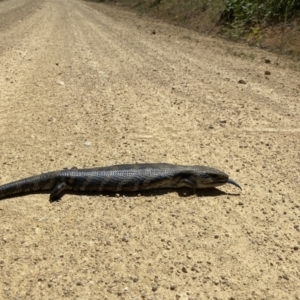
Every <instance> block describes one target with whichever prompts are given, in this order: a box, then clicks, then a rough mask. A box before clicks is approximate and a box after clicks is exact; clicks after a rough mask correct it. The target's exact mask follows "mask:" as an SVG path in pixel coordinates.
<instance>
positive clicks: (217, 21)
mask: <svg viewBox="0 0 300 300" xmlns="http://www.w3.org/2000/svg"><path fill="white" fill-rule="evenodd" d="M0 1H1V0H0ZM87 1H96V2H107V3H117V4H118V5H120V4H121V5H125V6H127V7H130V8H132V9H134V10H136V11H137V12H138V13H140V14H147V15H150V16H152V17H155V18H159V19H163V20H165V21H169V22H171V23H173V24H176V25H180V26H184V27H187V28H191V29H194V30H196V31H199V32H205V33H209V34H213V35H214V34H219V35H220V34H221V35H222V36H223V37H226V38H229V39H233V40H243V41H246V42H248V43H249V44H252V45H256V46H260V47H266V48H269V49H272V50H275V51H280V52H284V53H289V54H292V53H294V54H297V56H299V54H300V22H299V21H300V0H87Z"/></svg>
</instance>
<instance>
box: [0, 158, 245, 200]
mask: <svg viewBox="0 0 300 300" xmlns="http://www.w3.org/2000/svg"><path fill="white" fill-rule="evenodd" d="M226 183H229V184H233V185H235V186H237V187H238V188H240V189H241V187H240V186H239V185H238V184H237V183H236V182H234V181H233V180H231V179H229V177H228V175H227V174H225V173H224V172H222V171H219V170H217V169H214V168H210V167H205V166H181V165H172V164H164V163H153V164H131V165H116V166H110V167H100V168H92V169H69V170H61V171H54V172H49V173H45V174H40V175H36V176H32V177H28V178H24V179H21V180H18V181H14V182H11V183H7V184H4V185H2V186H0V199H4V198H8V197H15V196H18V195H23V194H30V193H39V192H41V193H42V192H47V191H49V192H50V201H55V200H58V199H59V198H60V197H61V196H62V195H63V192H64V191H65V190H69V191H77V192H87V193H88V192H99V193H101V192H103V191H108V192H132V191H144V190H151V189H161V188H181V187H188V188H190V189H192V190H196V189H201V188H211V187H217V186H220V185H223V184H226Z"/></svg>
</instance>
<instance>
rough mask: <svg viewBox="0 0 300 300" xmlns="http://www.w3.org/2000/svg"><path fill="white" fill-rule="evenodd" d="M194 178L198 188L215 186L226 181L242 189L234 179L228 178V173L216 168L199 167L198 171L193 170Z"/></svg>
mask: <svg viewBox="0 0 300 300" xmlns="http://www.w3.org/2000/svg"><path fill="white" fill-rule="evenodd" d="M194 176H195V177H194V180H195V183H196V187H197V188H198V189H199V188H210V187H217V186H220V185H223V184H226V183H229V184H232V185H234V186H236V187H238V188H239V189H242V188H241V187H240V186H239V185H238V184H237V183H236V182H235V181H233V180H232V179H229V177H228V175H227V174H226V173H224V172H222V171H220V170H218V169H214V168H210V167H204V168H203V167H201V169H199V171H197V170H195V173H194Z"/></svg>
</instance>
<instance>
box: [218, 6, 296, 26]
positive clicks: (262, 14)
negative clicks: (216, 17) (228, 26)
mask: <svg viewBox="0 0 300 300" xmlns="http://www.w3.org/2000/svg"><path fill="white" fill-rule="evenodd" d="M299 13H300V1H299V0H265V1H261V0H228V1H226V8H225V9H224V11H223V13H222V18H223V19H225V20H226V21H228V22H239V23H242V24H244V25H249V24H257V23H262V22H264V23H278V22H287V21H288V20H291V19H292V18H295V17H297V16H298V17H299Z"/></svg>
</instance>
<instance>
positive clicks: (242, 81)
mask: <svg viewBox="0 0 300 300" xmlns="http://www.w3.org/2000/svg"><path fill="white" fill-rule="evenodd" d="M238 83H240V84H246V81H245V80H243V79H240V80H239V81H238Z"/></svg>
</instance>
